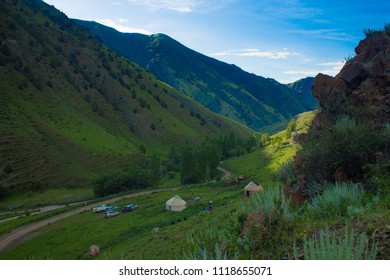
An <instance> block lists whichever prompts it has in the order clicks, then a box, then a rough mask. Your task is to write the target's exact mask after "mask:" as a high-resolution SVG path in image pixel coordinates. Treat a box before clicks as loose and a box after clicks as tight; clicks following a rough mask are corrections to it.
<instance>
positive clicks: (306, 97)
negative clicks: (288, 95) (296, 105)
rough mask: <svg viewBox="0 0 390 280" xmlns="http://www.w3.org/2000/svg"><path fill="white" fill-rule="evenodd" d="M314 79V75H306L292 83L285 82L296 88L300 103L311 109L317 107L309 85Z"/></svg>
mask: <svg viewBox="0 0 390 280" xmlns="http://www.w3.org/2000/svg"><path fill="white" fill-rule="evenodd" d="M314 79H315V78H314V77H307V78H304V79H301V80H298V81H296V82H294V83H290V84H287V86H288V87H290V88H292V89H294V90H296V91H297V92H298V93H299V94H300V97H299V100H300V101H301V103H302V104H303V105H304V106H305V107H306V108H310V109H311V110H315V109H317V108H318V101H317V99H316V98H315V97H314V96H313V93H312V92H311V86H312V85H313V83H314Z"/></svg>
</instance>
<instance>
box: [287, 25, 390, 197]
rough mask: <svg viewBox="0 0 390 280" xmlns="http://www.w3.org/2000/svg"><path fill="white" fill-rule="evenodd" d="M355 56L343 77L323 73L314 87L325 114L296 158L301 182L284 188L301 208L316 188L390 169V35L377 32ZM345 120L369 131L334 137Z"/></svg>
mask: <svg viewBox="0 0 390 280" xmlns="http://www.w3.org/2000/svg"><path fill="white" fill-rule="evenodd" d="M355 52H356V56H355V57H353V58H351V59H349V60H348V61H347V62H346V64H345V65H344V67H343V69H342V70H341V71H340V73H339V74H338V75H336V76H335V77H331V76H328V75H324V74H318V75H317V77H316V78H315V81H314V83H313V86H312V92H313V95H314V96H315V97H316V98H317V99H318V103H319V105H320V110H319V113H318V114H317V115H316V117H315V118H314V120H313V122H312V124H311V127H310V129H309V132H308V134H307V137H305V141H299V142H300V143H301V144H302V147H303V150H302V151H300V152H298V153H297V155H296V156H295V158H294V173H293V174H292V176H293V178H295V180H293V182H292V183H289V184H288V185H285V188H284V191H285V194H286V195H287V196H289V197H290V198H291V199H292V200H294V201H295V202H296V203H298V204H302V203H303V201H304V200H306V199H310V197H312V195H313V194H315V193H317V192H316V190H315V187H311V186H310V185H313V186H315V184H316V183H322V182H325V181H327V182H332V181H333V182H339V183H345V182H349V181H354V182H356V181H360V180H363V181H364V178H366V175H367V174H365V173H364V172H365V171H364V166H365V165H366V164H371V166H372V165H376V166H377V167H380V168H382V169H383V172H388V170H389V169H390V167H389V166H388V162H389V160H390V151H389V148H390V146H389V144H388V143H390V140H389V139H388V136H383V135H384V134H383V131H385V130H384V127H385V126H384V125H385V124H388V123H390V33H389V32H387V33H386V32H374V33H372V34H371V35H369V36H368V37H367V38H365V39H364V40H362V41H361V42H360V43H359V45H358V46H357V47H356V49H355ZM342 117H348V118H343V119H350V120H351V123H355V124H359V125H363V126H364V127H365V129H366V128H367V129H366V130H357V129H358V128H356V129H355V131H350V134H348V135H347V136H346V134H345V133H344V134H340V132H337V133H339V134H338V135H334V134H333V133H334V132H335V131H336V130H335V123H336V121H337V120H339V119H340V118H342ZM340 127H341V126H340ZM356 127H358V126H357V125H356ZM344 129H346V130H344V131H348V130H347V129H349V128H348V126H345V127H344ZM352 133H354V134H352ZM348 137H350V138H348ZM386 137H387V138H386ZM368 138H369V141H368ZM373 139H375V140H373ZM378 139H381V140H378ZM366 140H367V141H366ZM377 140H378V141H377ZM375 141H377V142H375ZM380 141H381V142H380ZM306 142H310V143H306ZM374 142H375V143H374ZM386 143H387V144H386ZM306 145H307V146H306ZM343 145H348V146H343ZM351 145H354V146H353V147H351ZM346 151H348V152H346ZM381 162H382V163H381Z"/></svg>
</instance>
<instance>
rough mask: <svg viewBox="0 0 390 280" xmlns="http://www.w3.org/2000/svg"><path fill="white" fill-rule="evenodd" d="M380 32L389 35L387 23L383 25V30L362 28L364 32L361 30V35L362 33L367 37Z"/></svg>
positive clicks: (389, 30) (389, 25)
mask: <svg viewBox="0 0 390 280" xmlns="http://www.w3.org/2000/svg"><path fill="white" fill-rule="evenodd" d="M382 32H384V33H387V34H390V24H389V23H385V24H384V25H383V28H380V29H374V28H370V27H367V28H364V30H363V33H364V35H366V37H369V36H371V35H373V34H375V33H382Z"/></svg>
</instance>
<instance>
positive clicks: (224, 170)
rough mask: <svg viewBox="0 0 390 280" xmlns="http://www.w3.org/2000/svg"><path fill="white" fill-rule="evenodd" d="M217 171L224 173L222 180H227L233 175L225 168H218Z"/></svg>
mask: <svg viewBox="0 0 390 280" xmlns="http://www.w3.org/2000/svg"><path fill="white" fill-rule="evenodd" d="M217 169H218V170H219V171H221V172H222V173H223V176H222V177H221V180H225V179H227V178H229V177H230V176H231V175H232V173H230V172H229V171H227V170H226V169H225V168H222V167H220V166H218V167H217Z"/></svg>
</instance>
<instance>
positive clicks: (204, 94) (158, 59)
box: [79, 21, 314, 131]
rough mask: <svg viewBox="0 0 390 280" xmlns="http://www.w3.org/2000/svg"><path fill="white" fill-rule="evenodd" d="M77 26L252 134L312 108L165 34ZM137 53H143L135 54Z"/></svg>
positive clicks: (285, 89) (292, 94)
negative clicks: (142, 33) (244, 127)
mask: <svg viewBox="0 0 390 280" xmlns="http://www.w3.org/2000/svg"><path fill="white" fill-rule="evenodd" d="M79 23H80V24H82V25H84V26H86V27H87V28H89V29H90V30H91V31H92V32H94V33H95V32H96V33H95V34H96V35H97V36H99V37H100V38H101V40H102V41H103V42H105V43H106V44H107V45H108V46H110V47H111V48H113V49H114V50H116V51H117V52H118V53H120V54H121V55H123V56H124V57H126V58H128V59H130V60H132V61H134V62H136V63H138V64H139V65H141V66H143V67H147V69H148V70H149V71H150V72H152V73H153V74H154V75H156V77H158V78H159V79H161V80H162V81H164V82H165V83H167V84H169V85H172V87H174V88H176V89H178V90H180V91H181V92H183V93H185V94H186V95H188V96H190V97H191V98H194V99H196V100H197V101H198V102H199V103H200V104H204V105H205V106H206V107H207V108H208V109H210V110H212V111H214V112H216V113H219V114H221V115H226V113H227V109H228V111H229V113H228V117H230V116H238V120H239V121H240V122H241V123H243V124H244V125H247V126H248V127H251V128H252V129H254V130H256V131H258V129H260V128H262V127H264V126H269V125H275V124H280V123H285V122H286V121H287V120H288V119H290V118H291V116H294V115H296V114H298V113H300V112H304V111H307V110H311V109H313V106H312V105H311V104H310V103H312V101H311V102H308V99H307V98H306V97H304V98H306V100H305V101H304V100H303V98H302V94H298V92H297V91H295V90H293V89H291V88H288V87H286V86H284V85H281V84H279V83H277V82H275V81H271V80H268V79H264V78H262V77H257V76H255V75H250V74H248V73H246V72H244V71H242V70H241V69H239V68H238V67H236V66H232V65H228V64H226V63H222V62H219V61H215V60H213V59H210V58H208V57H205V56H204V55H202V54H199V53H196V52H193V51H192V50H189V49H188V48H185V47H183V45H181V44H179V43H178V42H176V41H175V40H173V39H172V38H169V37H168V36H166V35H163V34H158V35H155V36H145V35H140V34H131V35H129V34H128V35H127V36H126V38H124V37H123V36H121V35H120V34H119V33H117V32H113V31H112V30H109V29H107V27H105V26H102V25H99V24H96V23H90V22H86V21H79ZM140 49H142V50H145V51H144V52H139V50H140ZM259 89H261V91H259ZM281 99H283V102H280V100H281ZM312 99H314V98H313V97H312ZM183 106H184V104H183ZM168 107H169V106H168ZM185 107H186V108H187V106H185ZM226 107H228V108H226ZM197 113H198V112H197V110H192V111H190V114H191V116H193V117H196V114H197ZM202 116H203V114H202ZM197 118H198V117H197ZM198 119H199V120H200V121H201V124H203V123H204V122H206V120H208V119H207V118H205V117H204V116H203V118H198ZM235 120H236V121H237V118H235ZM207 123H208V121H207Z"/></svg>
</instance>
